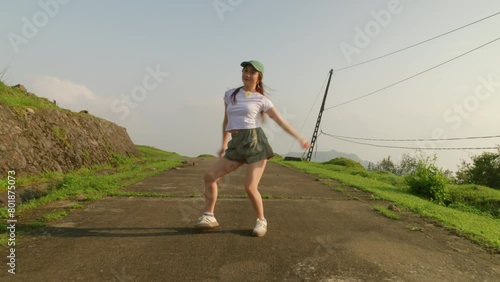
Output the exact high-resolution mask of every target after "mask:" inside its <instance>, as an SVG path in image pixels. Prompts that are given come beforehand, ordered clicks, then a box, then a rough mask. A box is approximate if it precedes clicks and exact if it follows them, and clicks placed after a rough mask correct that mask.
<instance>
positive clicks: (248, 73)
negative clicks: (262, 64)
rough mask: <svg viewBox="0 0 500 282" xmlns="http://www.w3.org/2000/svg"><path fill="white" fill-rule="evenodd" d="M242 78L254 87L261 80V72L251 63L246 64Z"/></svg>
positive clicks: (244, 82) (245, 82) (246, 83)
mask: <svg viewBox="0 0 500 282" xmlns="http://www.w3.org/2000/svg"><path fill="white" fill-rule="evenodd" d="M241 79H242V80H243V84H245V85H247V86H251V87H254V86H255V85H257V82H258V81H259V72H258V71H257V70H256V69H255V68H254V67H252V66H250V65H249V66H246V67H244V68H243V71H242V76H241Z"/></svg>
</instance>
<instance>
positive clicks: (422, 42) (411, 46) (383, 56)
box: [335, 12, 500, 71]
mask: <svg viewBox="0 0 500 282" xmlns="http://www.w3.org/2000/svg"><path fill="white" fill-rule="evenodd" d="M498 14H500V12H497V13H494V14H492V15H489V16H487V17H485V18H482V19H479V20H477V21H474V22H471V23H469V24H466V25H464V26H461V27H459V28H455V29H453V30H450V31H448V32H445V33H443V34H440V35H438V36H434V37H432V38H429V39H427V40H424V41H421V42H418V43H415V44H413V45H410V46H408V47H405V48H402V49H399V50H396V51H394V52H391V53H388V54H385V55H382V56H379V57H376V58H373V59H370V60H367V61H364V62H361V63H357V64H355V65H352V66H348V67H344V68H341V69H337V70H335V71H343V70H346V69H350V68H354V67H357V66H360V65H364V64H366V63H369V62H373V61H376V60H378V59H382V58H385V57H387V56H390V55H394V54H396V53H399V52H402V51H404V50H408V49H410V48H413V47H416V46H418V45H421V44H424V43H427V42H429V41H431V40H434V39H437V38H439V37H443V36H445V35H448V34H450V33H453V32H455V31H458V30H460V29H463V28H466V27H468V26H471V25H473V24H476V23H478V22H481V21H484V20H486V19H489V18H491V17H494V16H496V15H498Z"/></svg>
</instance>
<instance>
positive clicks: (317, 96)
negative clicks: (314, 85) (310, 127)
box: [288, 75, 328, 153]
mask: <svg viewBox="0 0 500 282" xmlns="http://www.w3.org/2000/svg"><path fill="white" fill-rule="evenodd" d="M327 80H328V75H327V76H326V77H325V81H323V85H322V86H321V89H320V90H319V91H318V95H316V99H314V102H313V104H312V106H311V109H310V110H309V113H308V114H307V117H306V119H305V120H304V122H303V123H302V126H301V127H300V130H299V133H302V129H304V125H305V124H306V122H307V120H308V119H309V116H310V115H311V112H312V110H313V108H314V105H316V101H318V98H319V95H320V94H321V92H322V90H323V88H324V87H325V84H326V81H327ZM295 142H296V140H294V141H292V145H290V149H288V153H290V152H291V151H292V147H293V144H295Z"/></svg>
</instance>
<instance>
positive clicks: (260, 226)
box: [252, 219, 267, 237]
mask: <svg viewBox="0 0 500 282" xmlns="http://www.w3.org/2000/svg"><path fill="white" fill-rule="evenodd" d="M266 232H267V221H266V220H265V219H264V220H260V219H257V222H256V223H255V228H254V229H253V231H252V235H253V236H255V237H263V236H264V235H266Z"/></svg>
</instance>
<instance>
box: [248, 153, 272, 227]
mask: <svg viewBox="0 0 500 282" xmlns="http://www.w3.org/2000/svg"><path fill="white" fill-rule="evenodd" d="M266 164H267V159H264V160H261V161H258V162H255V163H251V164H249V165H248V167H247V173H246V179H245V192H247V195H248V197H249V198H250V201H251V202H252V206H253V209H254V210H255V214H256V215H257V218H258V219H265V217H264V205H263V204H262V196H261V195H260V192H259V190H258V186H259V182H260V179H261V178H262V174H263V173H264V169H265V168H266Z"/></svg>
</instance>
